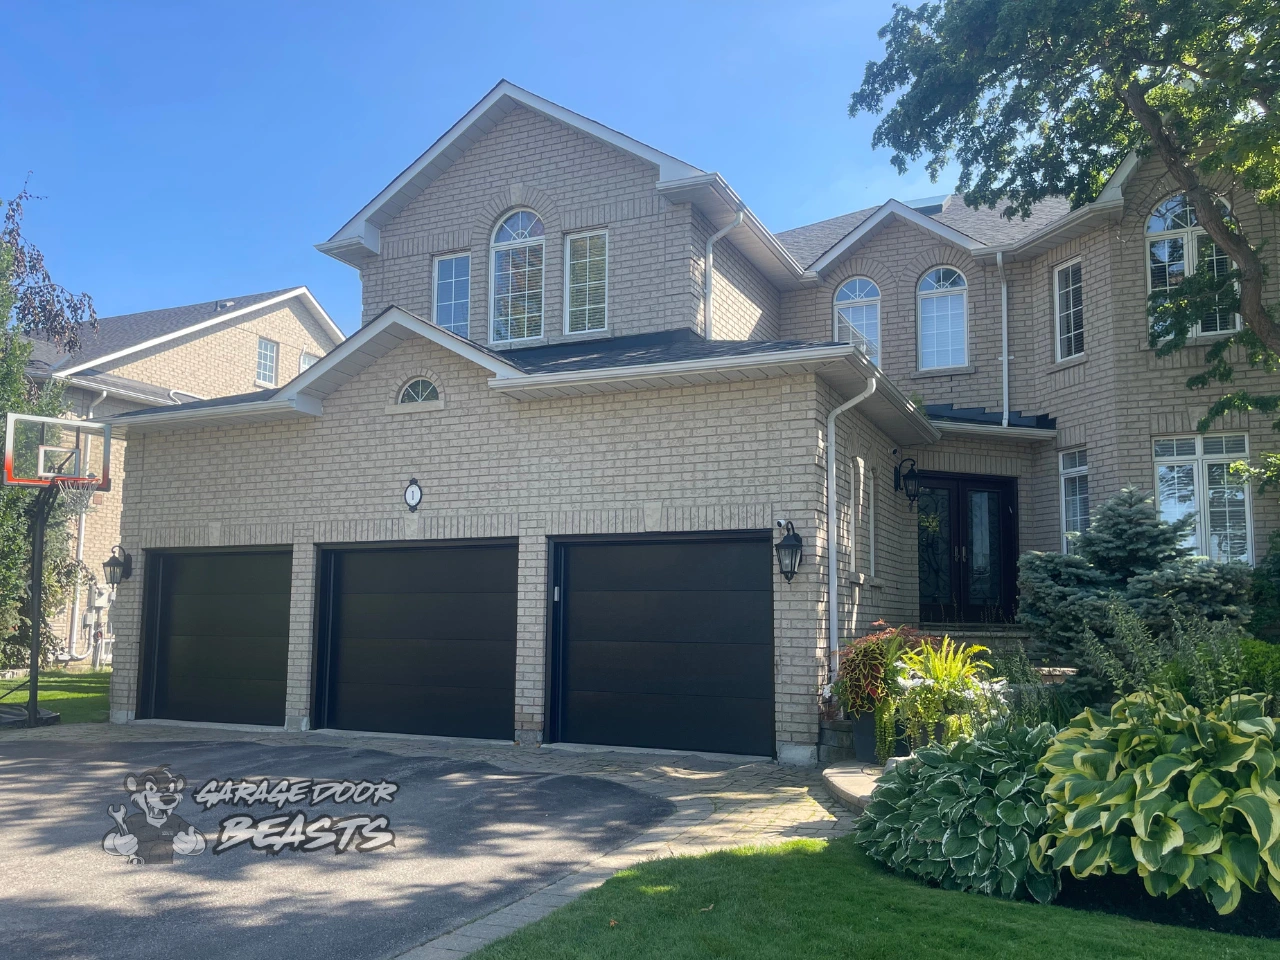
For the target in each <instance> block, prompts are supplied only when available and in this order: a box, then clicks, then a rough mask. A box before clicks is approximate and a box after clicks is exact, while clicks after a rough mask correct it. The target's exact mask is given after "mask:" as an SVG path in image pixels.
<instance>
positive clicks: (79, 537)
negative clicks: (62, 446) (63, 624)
mask: <svg viewBox="0 0 1280 960" xmlns="http://www.w3.org/2000/svg"><path fill="white" fill-rule="evenodd" d="M105 399H107V391H105V390H103V391H102V393H101V394H99V395H98V399H97V400H94V401H92V402H91V403H90V404H89V413H88V415H87V416H86V417H85V419H86V420H92V419H93V411H94V408H95V407H97V405H98V404H100V403H101V402H102V401H103V400H105ZM85 443H86V444H91V443H93V437H86V438H85ZM85 453H86V454H87V453H88V447H87V446H86V448H85ZM82 563H84V511H83V510H81V511H80V516H79V518H78V519H77V520H76V566H77V567H79V566H80V565H81V564H82ZM81 589H82V588H81V586H80V577H79V576H78V575H77V577H76V592H75V594H74V596H73V599H72V601H71V624H70V626H69V627H68V629H67V658H68V659H69V660H83V659H84V658H85V657H87V656H89V654H90V653H92V652H93V646H92V644H91V645H90V647H89V649H88V650H86V651H85V652H84V653H82V654H79V655H77V654H76V634H77V633H79V632H80V628H79V624H80V591H81Z"/></svg>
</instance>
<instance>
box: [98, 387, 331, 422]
mask: <svg viewBox="0 0 1280 960" xmlns="http://www.w3.org/2000/svg"><path fill="white" fill-rule="evenodd" d="M263 413H266V414H279V413H299V414H303V415H306V416H311V417H318V416H321V415H322V414H323V413H324V407H323V405H322V404H321V402H320V401H319V400H318V399H316V398H315V397H308V396H306V395H302V396H297V397H286V398H280V399H271V400H249V401H245V402H244V403H227V404H221V405H218V406H210V407H197V408H196V409H194V410H183V409H182V408H180V407H178V408H174V409H170V410H165V409H164V408H161V409H159V410H156V411H155V412H154V413H152V412H150V411H148V412H147V413H139V414H135V415H132V416H130V415H127V414H126V415H122V416H119V417H112V418H110V419H109V420H108V421H107V422H108V423H110V424H111V425H112V426H113V427H119V428H120V429H121V430H124V431H128V430H129V429H131V428H133V427H140V426H146V425H147V424H152V423H187V422H191V423H197V422H199V421H201V420H211V419H226V418H230V417H250V416H255V415H257V414H263Z"/></svg>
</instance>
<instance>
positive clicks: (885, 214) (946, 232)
mask: <svg viewBox="0 0 1280 960" xmlns="http://www.w3.org/2000/svg"><path fill="white" fill-rule="evenodd" d="M890 217H897V218H898V219H899V220H905V221H906V222H907V223H912V224H915V225H916V226H917V227H920V228H921V229H923V230H928V231H929V232H930V233H933V234H936V235H937V236H939V237H941V238H942V239H943V240H946V241H948V242H949V243H954V244H955V245H956V246H957V247H960V248H961V249H962V250H968V251H969V252H970V253H973V252H976V251H977V250H979V249H981V248H982V244H980V243H979V242H978V241H977V240H975V239H973V237H970V236H968V235H966V234H963V233H961V232H960V231H959V230H956V229H954V228H952V227H948V226H947V225H946V224H945V223H939V222H938V221H937V220H935V219H933V217H930V216H926V215H925V214H923V213H920V212H918V211H916V210H912V209H911V208H910V207H908V206H907V205H906V204H905V203H902V202H901V201H898V200H889V201H888V202H886V203H884V204H882V205H881V206H880V207H879V208H878V209H877V210H876V212H875V213H873V214H871V216H869V217H867V219H865V220H863V221H862V223H860V224H858V225H857V226H856V227H854V229H853V230H852V231H850V232H849V233H848V234H846V235H845V237H844V239H843V240H841V241H839V242H838V243H837V244H836V245H835V246H834V247H832V248H831V249H830V250H828V251H827V252H826V253H824V254H823V255H822V256H821V257H820V258H818V260H816V261H815V262H814V264H813V266H811V267H810V268H809V269H810V270H811V271H812V272H814V273H819V274H820V273H822V272H823V271H824V270H826V269H827V268H828V267H830V266H831V265H832V264H834V263H835V262H836V261H837V260H839V259H840V258H841V257H843V256H844V255H845V254H846V253H847V252H849V251H850V250H851V249H853V247H855V246H856V245H857V244H858V243H859V242H860V241H862V240H863V239H864V238H865V237H866V236H867V235H868V234H870V233H871V231H873V230H875V228H876V227H878V226H879V225H880V224H881V223H883V222H884V221H885V220H887V219H889V218H890ZM952 269H955V268H954V267H953V268H952ZM966 282H967V281H966Z"/></svg>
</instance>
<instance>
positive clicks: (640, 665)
mask: <svg viewBox="0 0 1280 960" xmlns="http://www.w3.org/2000/svg"><path fill="white" fill-rule="evenodd" d="M554 565H555V583H556V585H557V586H558V587H559V599H558V600H556V601H554V603H553V609H554V611H555V613H554V625H553V632H552V667H551V673H552V677H553V691H552V709H551V718H550V719H551V729H550V731H549V736H550V738H551V739H553V740H562V741H565V742H569V743H597V744H612V745H618V746H632V747H662V748H670V749H676V750H707V751H714V752H723V753H748V754H757V755H766V756H771V755H772V754H773V752H774V734H773V569H772V555H771V547H770V541H769V537H768V535H767V534H750V535H737V536H733V535H720V536H716V537H692V536H691V537H682V538H670V539H660V540H657V539H654V540H627V541H616V540H615V541H611V542H602V541H569V542H561V543H558V544H557V545H556V550H555V557H554Z"/></svg>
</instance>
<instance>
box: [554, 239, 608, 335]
mask: <svg viewBox="0 0 1280 960" xmlns="http://www.w3.org/2000/svg"><path fill="white" fill-rule="evenodd" d="M565 246H566V248H567V249H566V251H565V258H564V259H565V280H564V288H565V320H564V332H565V333H586V332H587V331H589V330H603V329H605V327H606V325H607V323H608V317H607V310H608V308H607V304H606V301H607V300H608V294H609V269H608V268H609V236H608V234H606V233H605V232H604V231H603V230H601V231H598V232H596V233H586V234H581V235H580V236H576V237H570V238H569V239H568V242H567V243H566V244H565Z"/></svg>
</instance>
